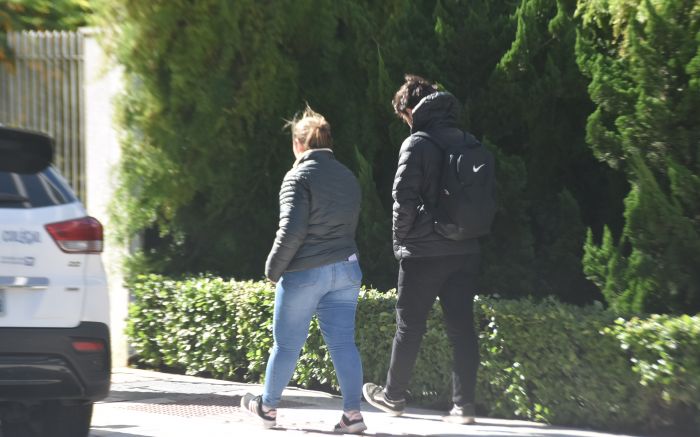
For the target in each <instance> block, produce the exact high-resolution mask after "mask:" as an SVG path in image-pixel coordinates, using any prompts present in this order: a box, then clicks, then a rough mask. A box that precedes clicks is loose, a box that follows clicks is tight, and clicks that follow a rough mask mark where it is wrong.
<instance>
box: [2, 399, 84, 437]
mask: <svg viewBox="0 0 700 437" xmlns="http://www.w3.org/2000/svg"><path fill="white" fill-rule="evenodd" d="M92 406H93V403H92V402H90V403H85V404H77V405H62V404H60V403H58V402H45V403H44V404H42V405H41V406H40V407H38V408H32V411H31V413H30V415H29V416H28V417H26V418H25V420H22V421H3V422H2V423H1V424H0V429H2V432H0V436H1V437H88V434H90V420H91V419H92Z"/></svg>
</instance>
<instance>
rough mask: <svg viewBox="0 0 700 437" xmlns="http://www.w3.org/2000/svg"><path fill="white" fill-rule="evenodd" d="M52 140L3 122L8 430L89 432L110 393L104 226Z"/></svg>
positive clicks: (4, 409) (2, 294)
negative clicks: (61, 164)
mask: <svg viewBox="0 0 700 437" xmlns="http://www.w3.org/2000/svg"><path fill="white" fill-rule="evenodd" d="M52 149H53V145H52V140H51V139H50V138H49V137H48V136H45V135H43V134H39V133H36V132H30V131H24V130H18V129H10V128H6V127H2V126H0V429H1V430H2V431H1V432H0V436H2V437H14V436H17V437H20V436H25V435H26V436H42V437H43V436H47V437H48V436H51V437H63V436H65V437H84V436H87V435H88V434H89V431H90V419H91V416H92V407H93V403H94V402H95V401H97V400H100V399H103V398H105V397H106V396H107V394H108V392H109V381H110V369H111V363H110V342H109V323H108V322H109V298H108V291H107V278H106V275H105V272H104V268H103V266H102V261H101V258H100V253H101V252H102V247H103V236H102V225H101V224H100V223H99V222H98V221H97V220H96V219H94V218H92V217H89V216H88V215H87V213H86V211H85V208H84V206H83V205H82V204H81V202H80V201H79V200H78V198H77V197H76V196H75V194H74V193H73V191H72V190H71V188H70V187H69V185H68V184H67V183H66V181H65V180H64V179H63V178H62V177H61V175H60V174H59V173H58V171H57V170H56V169H55V168H54V167H52V166H51V165H50V162H51V158H52Z"/></svg>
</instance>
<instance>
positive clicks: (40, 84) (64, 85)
mask: <svg viewBox="0 0 700 437" xmlns="http://www.w3.org/2000/svg"><path fill="white" fill-rule="evenodd" d="M7 39H8V45H9V47H10V49H11V51H12V54H13V56H14V61H13V63H12V64H8V65H0V123H2V124H4V125H6V126H13V127H21V128H26V129H33V130H38V131H41V132H45V133H47V134H49V135H51V136H52V137H53V138H54V140H55V144H56V148H55V153H54V165H55V166H56V167H57V168H58V169H59V170H60V171H61V173H63V175H64V176H65V178H66V179H67V180H68V182H69V183H70V184H71V186H72V187H73V189H74V190H75V191H76V193H77V194H78V197H80V198H81V199H83V200H85V160H84V156H85V146H84V145H85V139H84V131H85V129H84V126H85V122H84V113H83V112H84V111H83V108H84V107H85V105H84V97H83V86H82V81H83V47H84V45H83V35H82V34H80V33H79V32H11V33H9V34H8V35H7Z"/></svg>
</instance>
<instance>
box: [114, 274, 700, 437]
mask: <svg viewBox="0 0 700 437" xmlns="http://www.w3.org/2000/svg"><path fill="white" fill-rule="evenodd" d="M131 290H132V294H133V296H134V301H133V304H132V306H131V310H130V319H129V326H128V334H129V337H130V339H131V343H132V346H133V347H134V349H135V351H136V354H137V364H139V365H141V366H146V367H157V368H166V369H168V368H169V369H174V370H176V371H182V372H186V373H188V374H203V375H208V376H213V377H217V378H226V379H234V380H243V381H249V382H259V381H261V379H262V378H263V377H264V372H265V365H266V363H267V359H268V356H269V351H270V349H271V347H272V314H273V305H274V290H273V287H272V286H271V284H270V283H268V282H252V281H247V282H236V281H233V280H232V281H225V280H223V279H221V278H215V277H197V278H190V279H184V280H181V281H174V280H170V279H166V278H164V277H162V276H157V275H144V276H138V277H136V278H135V279H134V280H133V281H132V283H131ZM395 303H396V296H395V293H394V292H393V291H390V292H388V293H380V292H378V291H376V290H366V289H365V290H363V291H362V293H361V295H360V300H359V306H358V314H357V331H356V339H357V344H358V347H359V349H360V354H361V355H362V362H363V368H364V377H365V380H367V381H375V382H380V383H382V382H384V381H385V378H386V371H387V366H388V365H389V356H390V353H391V343H392V339H393V335H394V331H395V329H396V321H395V315H394V306H395ZM475 308H476V313H477V314H476V318H475V320H476V321H475V323H476V324H477V325H478V326H477V327H478V329H479V336H480V353H481V367H480V373H479V381H478V387H477V402H478V405H477V406H478V408H479V409H480V412H481V413H482V414H488V415H494V416H499V417H506V418H524V419H530V420H537V421H543V422H549V423H557V424H566V425H579V426H593V427H597V428H607V429H629V430H640V429H644V430H646V431H648V430H650V429H659V428H662V427H669V426H672V427H673V426H675V427H689V429H690V428H692V427H693V426H697V425H700V424H698V423H695V422H693V421H694V420H696V419H694V417H695V416H696V415H698V414H700V398H699V396H698V392H699V390H698V388H699V387H700V352H699V351H700V316H695V317H690V316H682V317H670V316H651V317H650V318H648V319H636V318H635V319H632V320H629V321H625V320H622V319H616V318H615V315H614V314H613V313H612V312H610V311H609V310H605V309H603V308H602V306H600V305H590V306H586V307H576V306H573V305H568V304H563V303H561V302H558V301H556V300H554V299H545V300H542V301H534V300H531V299H523V300H498V299H493V298H482V297H478V298H477V299H476V301H475ZM440 312H441V310H440V307H439V305H435V306H434V308H433V310H432V312H431V314H430V318H429V321H428V331H427V333H426V336H425V338H424V340H423V347H422V350H421V353H420V355H419V357H418V361H417V363H416V367H415V370H414V373H413V377H412V380H411V384H410V388H409V390H410V397H411V399H413V400H415V401H418V402H419V403H421V404H424V405H427V404H429V405H435V406H437V405H439V406H441V407H445V406H447V404H448V402H449V399H450V395H451V393H450V390H451V384H450V374H451V372H450V367H451V355H450V347H449V343H448V340H447V338H446V336H445V334H444V331H443V327H442V317H441V313H440ZM293 382H294V383H295V384H298V385H301V386H304V387H318V386H323V387H326V388H330V389H333V390H337V389H338V384H337V381H336V379H335V375H334V372H333V366H332V362H331V359H330V355H329V353H328V350H327V348H326V346H325V344H324V343H323V340H322V337H321V333H320V330H319V329H318V324H317V322H316V320H315V319H314V321H312V326H311V330H310V333H309V337H308V339H307V342H306V345H305V346H304V349H303V350H302V352H301V356H300V359H299V363H298V365H297V368H296V371H295V373H294V376H293Z"/></svg>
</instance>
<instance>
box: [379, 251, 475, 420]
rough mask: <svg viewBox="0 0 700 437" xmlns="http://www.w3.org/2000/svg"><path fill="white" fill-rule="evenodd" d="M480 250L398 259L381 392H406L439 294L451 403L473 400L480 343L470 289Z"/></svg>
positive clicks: (401, 394) (392, 396)
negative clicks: (389, 346)
mask: <svg viewBox="0 0 700 437" xmlns="http://www.w3.org/2000/svg"><path fill="white" fill-rule="evenodd" d="M480 262H481V256H480V255H479V254H467V255H449V256H436V257H425V258H406V259H402V260H401V261H400V264H399V281H398V301H397V302H396V325H397V326H396V335H395V336H394V343H393V347H392V351H391V364H390V366H389V373H388V375H387V383H386V394H387V396H388V397H389V399H395V400H400V399H403V398H404V397H405V395H406V389H407V388H408V382H409V380H410V378H411V373H412V372H413V367H414V366H415V363H416V358H417V356H418V350H419V349H420V344H421V341H422V339H423V335H424V334H425V331H426V321H427V319H428V313H429V312H430V309H431V308H432V306H433V303H434V302H435V298H436V297H438V296H439V297H440V304H441V305H442V311H443V314H444V321H445V325H446V328H447V336H448V337H449V340H450V343H451V344H452V352H453V363H452V389H453V394H452V399H453V401H454V403H455V404H456V405H460V406H461V405H465V404H469V403H472V404H473V403H474V398H475V390H476V373H477V368H478V366H479V344H478V339H477V335H476V332H475V329H474V294H475V293H476V291H477V280H478V276H479V264H480Z"/></svg>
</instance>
